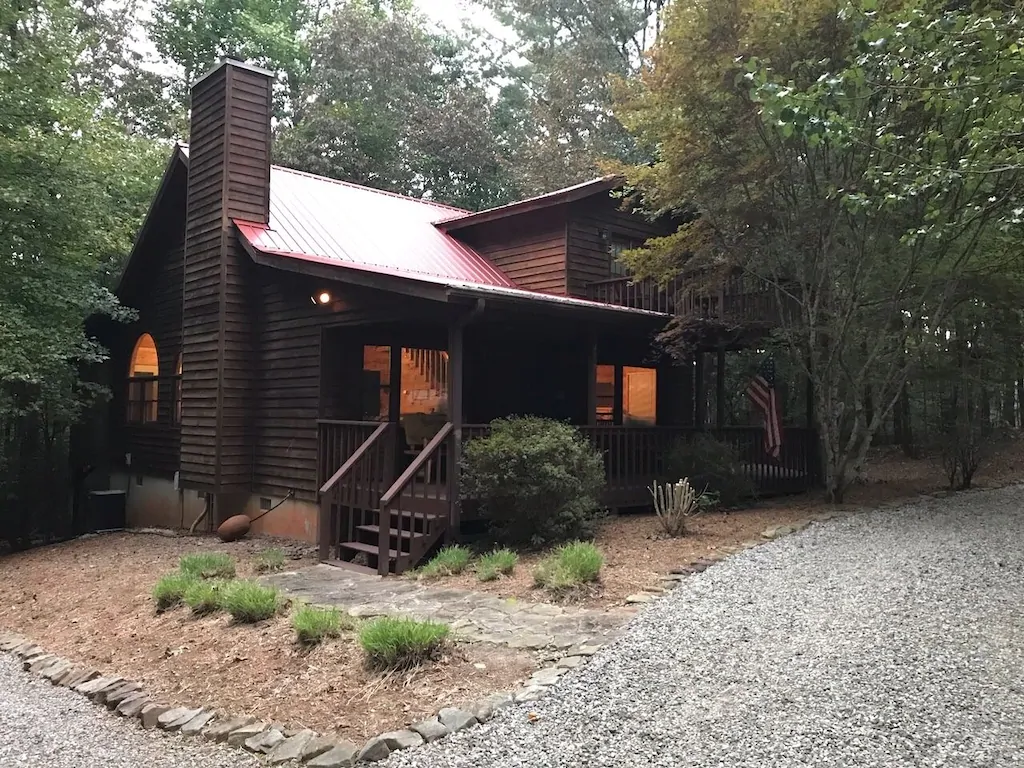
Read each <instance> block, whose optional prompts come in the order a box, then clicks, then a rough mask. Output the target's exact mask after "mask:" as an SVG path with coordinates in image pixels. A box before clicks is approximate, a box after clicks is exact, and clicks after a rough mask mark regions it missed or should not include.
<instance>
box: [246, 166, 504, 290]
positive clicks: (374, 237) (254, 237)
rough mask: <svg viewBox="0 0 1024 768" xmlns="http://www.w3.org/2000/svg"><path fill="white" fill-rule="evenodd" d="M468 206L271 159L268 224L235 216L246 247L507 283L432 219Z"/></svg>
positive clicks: (478, 281)
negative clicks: (385, 189) (413, 195)
mask: <svg viewBox="0 0 1024 768" xmlns="http://www.w3.org/2000/svg"><path fill="white" fill-rule="evenodd" d="M466 213H467V211H462V210H460V209H458V208H451V207H449V206H446V205H441V204H439V203H433V202H430V201H426V200H416V199H413V198H411V197H403V196H401V195H396V194H392V193H390V192H382V191H380V190H376V189H370V188H369V187H360V186H358V185H355V184H349V183H346V182H343V181H336V180H334V179H327V178H324V177H322V176H313V175H311V174H307V173H302V172H301V171H293V170H291V169H288V168H279V167H277V166H274V167H273V168H271V171H270V225H269V226H268V227H263V226H262V225H258V224H252V223H250V222H243V221H237V222H235V223H236V224H237V225H238V228H239V230H240V231H241V232H242V235H243V236H244V237H245V238H246V240H248V241H249V243H250V245H252V247H253V248H256V249H257V250H259V251H263V252H264V253H276V254H281V255H285V256H296V257H299V258H304V257H305V258H309V257H313V258H315V259H317V260H328V261H336V262H339V263H341V264H345V265H350V266H353V267H357V268H364V269H371V270H374V271H380V272H384V273H388V274H407V275H410V276H417V275H423V276H428V277H440V278H444V279H449V280H458V281H461V282H466V283H474V284H477V285H492V286H499V287H504V288H512V287H514V284H513V283H512V282H511V281H510V280H509V279H508V278H507V277H506V276H505V275H504V274H503V273H502V272H501V271H500V270H499V269H498V268H497V267H496V266H494V265H493V264H492V263H491V262H490V261H488V260H487V259H486V258H485V257H483V256H482V255H480V254H479V253H477V252H476V251H474V250H473V249H472V248H470V247H469V246H467V245H465V244H464V243H461V242H459V241H458V240H456V239H455V238H454V237H452V236H450V235H448V234H446V233H444V232H441V231H440V230H438V229H437V228H436V227H435V226H434V222H436V221H437V220H438V219H442V220H443V219H445V218H452V217H458V216H463V215H465V214H466Z"/></svg>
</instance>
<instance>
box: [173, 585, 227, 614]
mask: <svg viewBox="0 0 1024 768" xmlns="http://www.w3.org/2000/svg"><path fill="white" fill-rule="evenodd" d="M226 586H227V585H226V584H225V583H224V582H222V581H214V580H212V579H199V580H195V581H193V582H192V583H191V584H189V585H188V588H187V589H186V590H185V595H184V597H183V600H184V602H185V605H187V606H188V607H189V608H191V609H192V613H194V614H196V615H198V616H205V615H206V614H209V613H215V612H217V611H219V610H220V609H221V592H222V591H223V590H224V588H225V587H226Z"/></svg>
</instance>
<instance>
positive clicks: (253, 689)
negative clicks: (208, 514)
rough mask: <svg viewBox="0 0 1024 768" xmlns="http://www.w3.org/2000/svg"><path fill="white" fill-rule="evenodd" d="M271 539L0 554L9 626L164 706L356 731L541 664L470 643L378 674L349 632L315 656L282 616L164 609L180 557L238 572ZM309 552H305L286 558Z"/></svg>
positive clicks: (131, 542)
mask: <svg viewBox="0 0 1024 768" xmlns="http://www.w3.org/2000/svg"><path fill="white" fill-rule="evenodd" d="M272 544H273V543H272V542H266V541H263V542H261V541H258V540H253V541H243V542H238V543H234V544H227V545H225V544H222V543H220V542H219V541H216V540H213V539H211V538H205V537H180V538H168V537H164V536H157V535H152V534H137V533H124V534H109V535H103V536H99V537H94V538H87V539H80V540H77V541H73V542H68V543H65V544H58V545H54V546H50V547H42V548H40V549H36V550H32V551H30V552H23V553H19V554H15V555H10V556H7V557H4V558H0V628H3V629H7V630H11V631H15V632H19V633H22V634H24V635H26V636H27V637H29V638H31V639H32V640H34V641H35V642H37V643H39V644H40V645H41V646H43V647H44V648H46V649H47V650H50V651H53V652H55V653H58V654H60V655H62V656H65V657H66V658H69V659H72V660H75V661H80V662H85V663H88V664H91V665H93V666H95V667H96V668H98V669H101V670H104V671H110V672H115V673H117V674H119V675H123V676H124V677H127V678H129V679H132V680H136V681H138V682H139V683H141V684H142V685H143V687H144V688H145V689H146V690H147V691H149V692H150V693H152V694H153V695H154V696H155V697H156V698H158V699H159V700H161V701H164V702H165V703H168V704H181V705H186V704H188V705H194V706H198V705H206V706H213V707H217V708H220V709H222V710H224V711H226V712H230V713H232V714H252V715H255V716H257V717H259V718H261V719H265V720H271V721H277V722H281V723H284V724H288V725H301V726H304V727H309V728H313V729H315V730H318V731H321V732H331V731H337V732H338V733H339V734H341V735H342V736H344V737H347V738H351V739H353V740H355V741H360V740H362V739H365V738H368V737H370V736H372V735H375V734H377V733H380V732H382V731H386V730H391V729H394V728H400V727H404V726H406V725H408V724H409V723H411V722H415V721H417V720H420V719H422V718H424V717H426V716H429V715H432V714H434V713H435V712H436V711H437V710H438V709H439V708H440V707H443V706H451V705H457V704H460V703H464V702H466V701H468V700H470V699H473V698H477V697H480V696H482V695H486V694H489V693H493V692H494V691H498V690H505V689H508V688H514V687H516V685H517V684H521V683H522V682H523V681H524V680H525V679H527V678H528V677H529V676H530V674H532V672H533V670H534V669H535V666H536V665H535V664H534V662H533V660H532V659H531V658H530V657H529V656H528V655H526V654H525V653H522V652H517V651H512V650H508V649H502V648H496V647H494V646H488V645H463V646H457V647H455V648H453V649H452V650H451V651H450V652H449V653H448V655H447V657H446V658H444V659H442V660H439V661H437V662H434V663H432V664H429V665H427V666H424V667H423V668H421V669H419V670H416V671H414V672H413V673H410V674H405V675H400V676H394V677H391V678H382V677H381V676H380V675H379V674H376V673H373V672H370V671H368V670H366V669H365V668H364V666H363V663H362V652H361V650H360V649H359V647H358V643H357V642H356V640H355V637H354V636H353V635H352V634H351V633H347V634H346V635H345V636H343V637H341V638H339V639H337V640H334V641H330V642H328V643H327V644H326V645H324V646H323V647H321V648H318V649H315V650H313V651H311V652H307V651H305V650H303V649H302V648H301V647H299V646H297V645H296V643H295V640H294V633H293V631H292V628H291V624H290V622H289V619H288V616H287V615H281V616H279V617H277V618H276V619H274V620H271V621H269V622H264V623H261V624H258V625H255V626H237V625H234V624H232V623H231V621H230V619H229V617H227V616H224V615H220V616H213V617H210V618H201V619H196V618H193V617H192V615H191V613H190V612H189V610H188V609H187V608H178V609H175V610H172V611H168V612H166V613H164V614H157V613H156V611H155V608H154V604H153V601H152V599H151V597H150V590H151V588H152V586H153V584H154V582H155V581H156V580H157V578H159V576H160V575H162V574H163V573H165V572H167V571H170V570H173V569H174V568H175V567H176V566H177V562H178V558H179V557H180V556H181V555H183V554H188V553H190V552H196V551H199V550H218V551H227V552H229V553H230V554H231V555H233V556H234V557H235V558H236V559H237V561H238V563H239V566H240V569H239V575H240V576H243V575H248V574H249V573H251V565H250V562H251V559H252V555H253V554H254V553H255V552H257V551H259V549H261V548H262V547H266V546H270V545H272ZM299 551H302V550H301V548H300V549H299ZM312 562H313V560H312V558H311V557H308V556H307V557H302V558H300V559H298V560H296V561H294V562H293V563H292V564H291V565H289V566H288V567H295V566H301V565H305V564H311V563H312Z"/></svg>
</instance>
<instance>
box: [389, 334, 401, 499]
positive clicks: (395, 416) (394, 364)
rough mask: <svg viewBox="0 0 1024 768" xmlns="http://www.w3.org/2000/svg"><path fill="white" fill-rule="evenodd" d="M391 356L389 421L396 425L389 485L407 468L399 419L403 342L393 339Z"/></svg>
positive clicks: (393, 429) (393, 436) (393, 431)
mask: <svg viewBox="0 0 1024 768" xmlns="http://www.w3.org/2000/svg"><path fill="white" fill-rule="evenodd" d="M388 350H389V352H390V357H389V360H388V368H389V373H388V382H389V383H388V421H390V422H391V423H392V424H394V425H395V426H394V427H392V428H391V434H392V440H391V445H392V447H393V457H392V461H391V475H390V476H389V477H386V478H384V479H385V481H386V483H387V484H388V485H390V484H391V482H392V481H393V480H394V479H395V478H397V477H398V476H399V475H401V474H402V470H403V469H404V468H405V460H406V457H405V456H404V455H403V453H402V446H403V441H402V439H401V435H400V433H399V421H400V420H401V418H402V344H401V342H397V343H396V341H395V340H392V343H391V346H390V347H388Z"/></svg>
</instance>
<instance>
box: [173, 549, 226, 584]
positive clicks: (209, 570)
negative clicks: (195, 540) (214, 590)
mask: <svg viewBox="0 0 1024 768" xmlns="http://www.w3.org/2000/svg"><path fill="white" fill-rule="evenodd" d="M178 568H179V569H180V570H181V572H182V573H184V574H188V575H189V576H192V577H194V578H200V579H231V578H234V576H235V561H234V558H232V557H231V555H229V554H227V553H226V552H196V553H195V554H192V555H184V556H183V557H182V558H181V560H180V562H179V563H178Z"/></svg>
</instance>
